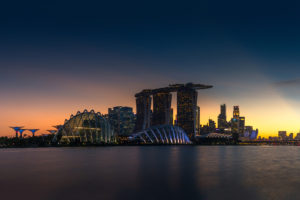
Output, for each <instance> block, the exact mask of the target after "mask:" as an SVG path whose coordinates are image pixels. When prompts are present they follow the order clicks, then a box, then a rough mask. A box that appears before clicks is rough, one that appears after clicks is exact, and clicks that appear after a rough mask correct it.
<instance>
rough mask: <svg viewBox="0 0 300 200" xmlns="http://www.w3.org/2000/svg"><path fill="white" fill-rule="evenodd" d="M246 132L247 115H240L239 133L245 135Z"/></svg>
mask: <svg viewBox="0 0 300 200" xmlns="http://www.w3.org/2000/svg"><path fill="white" fill-rule="evenodd" d="M244 132H245V117H239V133H240V134H241V136H244Z"/></svg>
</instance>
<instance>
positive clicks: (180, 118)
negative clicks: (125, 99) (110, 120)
mask: <svg viewBox="0 0 300 200" xmlns="http://www.w3.org/2000/svg"><path fill="white" fill-rule="evenodd" d="M212 87H213V86H211V85H203V84H193V83H187V84H174V85H169V87H164V88H158V89H152V90H151V89H146V90H142V91H141V92H140V93H137V94H136V95H135V97H136V108H137V110H136V112H137V119H136V126H135V129H136V131H140V130H144V129H147V128H149V127H150V126H156V125H168V124H171V123H172V122H171V120H170V116H171V101H172V94H171V92H177V124H176V125H177V126H179V127H181V128H183V129H184V130H185V132H186V133H187V134H188V136H189V137H190V138H193V137H194V136H195V133H196V109H197V96H198V92H197V90H200V89H208V88H212ZM151 96H153V113H152V112H151V100H152V98H151Z"/></svg>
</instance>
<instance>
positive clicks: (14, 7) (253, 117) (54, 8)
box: [0, 1, 300, 136]
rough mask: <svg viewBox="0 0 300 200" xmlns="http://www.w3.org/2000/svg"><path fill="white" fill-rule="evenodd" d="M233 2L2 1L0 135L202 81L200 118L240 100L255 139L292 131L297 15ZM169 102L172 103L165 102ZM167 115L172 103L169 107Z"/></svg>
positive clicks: (299, 115) (295, 126)
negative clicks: (256, 133) (209, 87)
mask: <svg viewBox="0 0 300 200" xmlns="http://www.w3.org/2000/svg"><path fill="white" fill-rule="evenodd" d="M294 4H296V3H292V4H285V5H282V4H281V3H278V2H272V3H271V2H269V1H264V2H261V1H252V2H251V4H247V5H241V3H240V2H235V1H229V2H228V1H227V2H222V1H221V2H218V3H217V4H216V3H215V2H209V1H208V2H206V1H201V2H188V3H185V4H182V3H180V2H177V1H164V2H156V1H152V2H151V3H146V2H136V1H130V2H126V3H125V2H122V1H120V2H118V3H117V5H118V6H116V4H115V3H114V2H94V1H88V2H86V3H85V4H82V3H80V2H78V1H72V2H71V1H63V2H59V3H58V2H55V1H49V2H44V1H43V2H35V1H26V2H22V1H19V2H17V3H15V2H8V1H7V2H5V3H4V4H3V6H2V7H3V8H4V9H3V10H2V12H0V16H1V19H3V20H1V22H0V25H1V27H2V29H1V32H0V42H1V46H0V67H1V73H0V94H1V99H0V110H1V113H2V115H1V117H0V135H10V133H11V134H13V133H12V132H11V131H12V130H11V129H9V126H18V125H20V126H26V127H28V128H39V129H41V130H40V131H39V132H38V134H39V133H42V132H46V130H47V129H49V128H51V126H52V125H56V124H61V123H63V122H64V120H65V119H66V118H68V117H69V116H70V115H71V114H72V113H75V112H77V110H81V111H82V110H84V109H89V110H90V109H94V110H97V111H100V112H102V113H107V109H108V108H112V107H114V106H130V107H133V108H134V110H135V100H134V94H135V93H136V92H138V91H141V90H142V89H143V88H157V87H160V86H161V85H168V84H175V83H187V82H194V83H197V82H201V83H202V82H203V83H207V84H210V85H214V86H215V87H214V89H213V90H209V91H201V92H199V96H198V105H199V106H200V107H201V117H200V120H201V124H205V123H206V122H207V121H208V119H209V118H212V119H213V120H215V121H217V116H218V115H219V105H220V104H223V103H226V104H227V106H228V111H227V115H228V116H229V114H230V113H231V109H232V108H231V106H233V105H239V106H240V108H241V112H242V113H243V115H244V116H247V122H248V123H249V124H251V125H253V126H255V127H257V128H259V130H260V134H261V135H262V136H268V135H274V136H275V135H277V132H278V130H287V131H288V132H294V133H297V132H298V130H299V129H300V123H299V120H298V119H300V95H299V94H300V89H299V88H300V87H299V86H300V77H299V75H298V74H299V72H300V68H299V64H300V59H299V56H298V54H299V51H300V45H299V44H300V40H299V34H300V28H299V26H298V24H299V14H298V13H299V11H298V9H297V6H296V5H294ZM172 102H174V101H172ZM172 107H173V108H174V109H175V110H174V113H176V108H175V106H174V105H173V106H172Z"/></svg>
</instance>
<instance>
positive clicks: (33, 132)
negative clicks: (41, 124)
mask: <svg viewBox="0 0 300 200" xmlns="http://www.w3.org/2000/svg"><path fill="white" fill-rule="evenodd" d="M28 130H29V131H30V132H31V133H32V137H34V134H35V133H36V132H37V131H38V130H40V129H28Z"/></svg>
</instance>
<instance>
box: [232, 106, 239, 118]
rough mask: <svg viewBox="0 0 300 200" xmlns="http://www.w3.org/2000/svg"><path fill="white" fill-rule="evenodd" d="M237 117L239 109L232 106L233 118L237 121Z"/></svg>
mask: <svg viewBox="0 0 300 200" xmlns="http://www.w3.org/2000/svg"><path fill="white" fill-rule="evenodd" d="M239 117H240V108H239V106H233V118H234V119H237V120H238V119H239Z"/></svg>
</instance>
